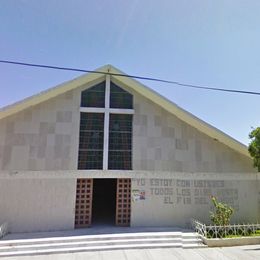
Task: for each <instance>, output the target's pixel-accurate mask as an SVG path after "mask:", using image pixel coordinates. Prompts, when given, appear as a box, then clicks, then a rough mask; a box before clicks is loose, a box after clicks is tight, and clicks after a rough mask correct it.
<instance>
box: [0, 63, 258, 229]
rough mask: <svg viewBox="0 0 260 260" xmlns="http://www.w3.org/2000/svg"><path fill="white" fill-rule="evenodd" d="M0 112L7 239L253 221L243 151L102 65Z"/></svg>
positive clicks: (251, 173) (253, 189)
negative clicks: (224, 212) (217, 212)
mask: <svg viewBox="0 0 260 260" xmlns="http://www.w3.org/2000/svg"><path fill="white" fill-rule="evenodd" d="M97 71H98V72H100V73H89V74H86V75H83V76H81V77H79V78H76V79H74V80H72V81H69V82H66V83H63V84H61V85H59V86H57V87H54V88H52V89H49V90H47V91H45V92H43V93H40V94H38V95H35V96H33V97H30V98H27V99H25V100H23V101H21V102H18V103H16V104H14V105H11V106H8V107H5V108H3V109H2V110H1V111H0V224H1V222H8V224H9V227H10V231H11V232H31V231H49V230H65V229H74V228H84V227H91V226H95V225H98V224H100V223H102V224H108V225H118V226H180V227H186V226H188V225H189V223H190V219H191V218H197V219H200V220H203V221H205V222H208V221H209V211H210V209H211V206H212V205H211V199H210V198H211V196H212V195H214V196H216V197H217V198H218V199H219V200H221V201H224V202H226V203H228V204H229V205H231V206H232V207H234V209H235V214H234V218H233V220H232V221H233V222H238V221H240V222H256V221H259V216H260V203H259V201H260V176H259V174H258V173H256V171H255V169H254V168H253V167H252V160H251V158H250V156H249V154H248V152H247V147H246V146H244V145H242V144H241V143H239V142H238V141H236V140H234V139H233V138H231V137H230V136H228V135H226V134H224V133H223V132H221V131H219V130H218V129H216V128H214V127H212V126H210V125H209V124H207V123H205V122H203V121H202V120H200V119H198V118H196V117H195V116H193V115H192V114H190V113H188V112H187V111H185V110H183V109H181V108H180V107H178V106H177V105H176V104H174V103H172V102H170V101H169V100H167V99H165V98H164V97H162V96H160V95H159V94H158V93H156V92H154V91H152V90H151V89H149V88H148V87H146V86H144V85H143V84H141V83H140V82H138V81H136V80H134V79H132V78H129V77H124V76H117V75H116V74H118V73H122V72H121V71H119V70H118V69H116V68H114V67H113V66H111V65H106V66H104V67H102V68H100V69H98V70H97Z"/></svg>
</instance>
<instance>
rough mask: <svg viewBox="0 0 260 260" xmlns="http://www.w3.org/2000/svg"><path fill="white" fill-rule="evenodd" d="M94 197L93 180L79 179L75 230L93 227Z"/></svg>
mask: <svg viewBox="0 0 260 260" xmlns="http://www.w3.org/2000/svg"><path fill="white" fill-rule="evenodd" d="M92 195H93V179H77V190H76V206H75V207H76V208H75V228H83V227H89V226H90V225H91V216H92Z"/></svg>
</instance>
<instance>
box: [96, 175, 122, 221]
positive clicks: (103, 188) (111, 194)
mask: <svg viewBox="0 0 260 260" xmlns="http://www.w3.org/2000/svg"><path fill="white" fill-rule="evenodd" d="M116 187H117V179H94V183H93V201H92V224H93V225H97V224H108V225H115V218H116Z"/></svg>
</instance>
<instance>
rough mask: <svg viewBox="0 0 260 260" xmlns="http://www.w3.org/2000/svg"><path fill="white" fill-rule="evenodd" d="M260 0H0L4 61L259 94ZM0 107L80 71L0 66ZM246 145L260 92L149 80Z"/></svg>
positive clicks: (259, 118) (259, 112)
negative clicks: (112, 70) (114, 71)
mask: <svg viewBox="0 0 260 260" xmlns="http://www.w3.org/2000/svg"><path fill="white" fill-rule="evenodd" d="M259 12H260V1H258V0H255V1H253V0H252V1H250V0H248V1H240V0H233V1H231V0H229V1H227V0H223V1H222V0H218V1H213V0H212V1H210V0H207V1H206V0H204V1H202V0H186V1H185V0H182V1H177V0H161V1H155V0H133V1H130V0H127V1H126V0H125V1H122V0H107V1H104V0H95V1H90V0H73V1H72V0H44V1H43V0H42V1H40V0H38V1H35V0H2V1H1V2H0V36H1V38H0V59H8V60H17V61H23V62H29V63H39V64H50V65H56V66H65V67H76V68H83V69H96V68H98V67H100V66H102V65H105V64H112V65H114V66H116V67H118V68H119V69H120V70H122V71H124V72H126V73H128V74H135V75H142V76H147V77H149V76H150V77H158V78H164V79H170V80H175V81H180V82H184V83H189V84H197V85H207V86H212V87H220V88H231V89H244V90H250V91H258V92H260V51H259V46H260V33H259V32H260V30H259V28H260V15H259ZM0 75H1V77H0V90H1V96H0V107H3V106H5V105H8V104H11V103H13V102H15V101H18V100H21V99H23V98H25V97H28V96H31V95H33V94H36V93H38V92H40V91H42V90H45V89H48V88H50V87H53V86H55V85H57V84H59V83H62V82H63V81H66V80H69V79H72V78H74V77H77V76H79V75H81V73H76V72H67V71H56V70H46V69H35V68H25V67H19V66H14V65H5V64H0ZM143 83H144V84H146V85H148V86H149V87H151V88H153V89H154V90H156V91H157V92H159V93H160V94H162V95H164V96H166V97H167V98H169V99H170V100H172V101H173V102H175V103H177V104H178V105H179V106H181V107H183V108H184V109H186V110H188V111H189V112H191V113H193V114H194V115H196V116H197V117H199V118H201V119H202V120H204V121H206V122H208V123H210V124H212V125H213V126H215V127H217V128H219V129H220V130H222V131H224V132H225V133H227V134H229V135H231V136H233V137H234V138H235V139H237V140H239V141H240V142H243V143H245V144H247V143H248V133H249V131H250V130H251V127H256V126H259V125H260V96H251V95H241V94H230V93H222V92H214V91H204V90H192V89H185V88H179V87H176V86H174V85H167V84H162V83H156V82H145V81H143Z"/></svg>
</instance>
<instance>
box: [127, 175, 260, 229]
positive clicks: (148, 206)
mask: <svg viewBox="0 0 260 260" xmlns="http://www.w3.org/2000/svg"><path fill="white" fill-rule="evenodd" d="M259 186H260V182H259V179H258V180H257V175H256V174H255V175H254V174H248V175H246V174H245V175H236V174H226V175H225V176H223V175H218V174H215V175H212V174H184V175H183V177H180V176H176V177H174V174H173V177H169V175H167V176H164V175H163V173H162V174H161V175H157V176H153V178H135V179H132V213H131V214H132V215H131V225H132V226H180V227H188V226H190V219H191V218H195V219H199V220H201V221H203V222H204V223H209V222H210V219H209V211H210V210H214V208H213V205H212V202H211V196H212V195H213V196H216V197H217V198H218V199H219V200H220V201H222V202H225V203H227V204H229V205H231V206H232V207H233V208H234V209H235V213H234V215H233V218H232V222H234V223H238V222H240V223H252V222H254V223H256V222H257V221H258V222H259V221H260V216H259V212H260V211H259V201H260V193H259V192H258V190H259Z"/></svg>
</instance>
